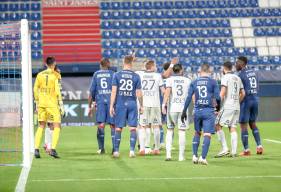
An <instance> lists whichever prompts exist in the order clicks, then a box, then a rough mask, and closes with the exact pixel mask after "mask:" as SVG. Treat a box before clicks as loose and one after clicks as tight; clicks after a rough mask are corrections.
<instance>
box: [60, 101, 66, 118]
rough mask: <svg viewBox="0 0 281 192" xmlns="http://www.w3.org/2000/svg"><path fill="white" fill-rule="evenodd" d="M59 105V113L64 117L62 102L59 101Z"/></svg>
mask: <svg viewBox="0 0 281 192" xmlns="http://www.w3.org/2000/svg"><path fill="white" fill-rule="evenodd" d="M59 105H60V114H61V116H62V117H63V118H64V117H65V111H64V106H63V102H62V101H60V102H59Z"/></svg>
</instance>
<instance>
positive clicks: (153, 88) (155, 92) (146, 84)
mask: <svg viewBox="0 0 281 192" xmlns="http://www.w3.org/2000/svg"><path fill="white" fill-rule="evenodd" d="M140 77H141V86H142V94H143V106H144V107H160V87H162V86H163V80H162V77H161V75H160V74H159V73H156V72H148V71H145V72H144V73H142V74H141V75H140Z"/></svg>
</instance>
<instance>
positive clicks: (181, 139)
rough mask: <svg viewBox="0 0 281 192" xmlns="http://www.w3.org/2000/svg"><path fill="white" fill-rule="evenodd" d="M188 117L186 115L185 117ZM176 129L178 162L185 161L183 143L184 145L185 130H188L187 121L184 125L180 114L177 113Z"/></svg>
mask: <svg viewBox="0 0 281 192" xmlns="http://www.w3.org/2000/svg"><path fill="white" fill-rule="evenodd" d="M187 117H188V115H187ZM177 122H178V123H177V124H178V128H179V161H184V160H185V155H184V151H185V143H186V136H185V134H186V130H187V129H188V128H189V123H188V122H189V120H188V119H186V121H185V122H184V123H182V122H181V113H178V121H177Z"/></svg>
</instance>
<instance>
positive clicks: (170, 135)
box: [166, 113, 175, 161]
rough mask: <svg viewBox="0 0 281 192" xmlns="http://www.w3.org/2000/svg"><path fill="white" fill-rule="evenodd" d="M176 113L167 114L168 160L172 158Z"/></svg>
mask: <svg viewBox="0 0 281 192" xmlns="http://www.w3.org/2000/svg"><path fill="white" fill-rule="evenodd" d="M174 116H175V115H174V113H168V114H167V133H166V161H171V160H172V144H173V134H174V128H175V122H174V121H173V117H174Z"/></svg>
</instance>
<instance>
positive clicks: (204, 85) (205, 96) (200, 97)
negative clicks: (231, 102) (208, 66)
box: [184, 77, 220, 110]
mask: <svg viewBox="0 0 281 192" xmlns="http://www.w3.org/2000/svg"><path fill="white" fill-rule="evenodd" d="M193 94H195V105H194V108H195V109H200V108H214V107H215V104H214V100H220V95H219V86H218V84H217V82H216V80H214V79H212V78H210V77H198V78H197V79H196V80H194V81H193V82H192V83H191V85H190V87H189V90H188V96H187V99H186V101H185V107H184V110H186V109H187V108H188V106H189V104H190V102H191V100H192V95H193Z"/></svg>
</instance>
